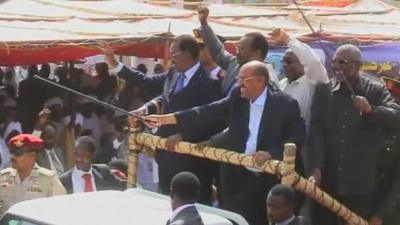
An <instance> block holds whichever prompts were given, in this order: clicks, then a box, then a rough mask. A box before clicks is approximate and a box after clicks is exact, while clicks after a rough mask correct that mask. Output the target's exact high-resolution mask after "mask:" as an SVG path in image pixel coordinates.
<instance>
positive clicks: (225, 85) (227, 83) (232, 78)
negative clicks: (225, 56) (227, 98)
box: [222, 65, 239, 93]
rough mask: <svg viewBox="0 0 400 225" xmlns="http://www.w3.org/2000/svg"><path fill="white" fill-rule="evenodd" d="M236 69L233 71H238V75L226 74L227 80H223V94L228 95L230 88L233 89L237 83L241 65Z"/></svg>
mask: <svg viewBox="0 0 400 225" xmlns="http://www.w3.org/2000/svg"><path fill="white" fill-rule="evenodd" d="M236 67H237V68H235V69H233V70H234V71H236V73H233V74H232V76H228V74H226V76H225V78H224V79H223V80H222V89H223V90H222V91H223V93H228V91H229V88H230V87H232V85H234V83H235V82H236V76H237V75H238V71H239V65H236Z"/></svg>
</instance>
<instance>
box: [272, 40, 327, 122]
mask: <svg viewBox="0 0 400 225" xmlns="http://www.w3.org/2000/svg"><path fill="white" fill-rule="evenodd" d="M288 47H289V48H290V49H291V50H292V51H293V53H294V54H295V55H296V56H297V58H298V59H299V61H300V63H301V64H302V65H303V66H304V75H303V76H302V77H300V78H299V79H297V80H295V81H292V82H291V83H289V80H288V79H287V78H284V79H282V80H281V81H280V82H279V87H280V89H281V90H282V91H283V92H285V93H287V94H288V95H290V96H291V97H292V98H294V99H296V100H297V102H298V104H299V107H300V113H301V116H302V117H303V119H304V120H305V122H306V127H307V129H308V127H309V125H310V120H311V112H310V111H311V104H312V99H313V96H314V91H315V85H316V84H317V83H327V82H328V80H329V78H328V75H327V72H326V69H325V67H324V65H323V64H322V62H321V60H320V58H319V56H318V55H317V53H315V51H314V50H313V49H312V48H311V47H310V46H308V45H307V44H305V43H302V42H300V41H299V40H297V39H296V38H291V39H290V41H289V43H288Z"/></svg>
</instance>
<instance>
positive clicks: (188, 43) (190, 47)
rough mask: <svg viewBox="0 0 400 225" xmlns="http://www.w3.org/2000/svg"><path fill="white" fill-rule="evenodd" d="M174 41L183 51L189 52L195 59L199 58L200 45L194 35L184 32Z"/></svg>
mask: <svg viewBox="0 0 400 225" xmlns="http://www.w3.org/2000/svg"><path fill="white" fill-rule="evenodd" d="M174 43H175V44H176V45H177V46H178V49H179V50H180V51H182V52H189V53H190V55H191V56H192V58H193V59H198V58H199V46H198V44H197V41H196V39H195V38H194V37H192V36H190V35H187V34H183V35H179V36H178V37H176V38H175V40H174Z"/></svg>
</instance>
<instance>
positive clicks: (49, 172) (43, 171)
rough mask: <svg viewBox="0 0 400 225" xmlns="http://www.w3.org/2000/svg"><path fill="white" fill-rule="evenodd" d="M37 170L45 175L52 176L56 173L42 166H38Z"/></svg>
mask: <svg viewBox="0 0 400 225" xmlns="http://www.w3.org/2000/svg"><path fill="white" fill-rule="evenodd" d="M38 171H39V174H41V175H45V176H47V177H52V176H55V175H56V173H55V172H54V171H52V170H49V169H46V168H43V167H39V168H38Z"/></svg>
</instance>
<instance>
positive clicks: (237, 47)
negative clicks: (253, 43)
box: [236, 46, 249, 52]
mask: <svg viewBox="0 0 400 225" xmlns="http://www.w3.org/2000/svg"><path fill="white" fill-rule="evenodd" d="M248 49H249V48H242V47H240V46H236V52H244V51H247V50H248Z"/></svg>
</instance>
